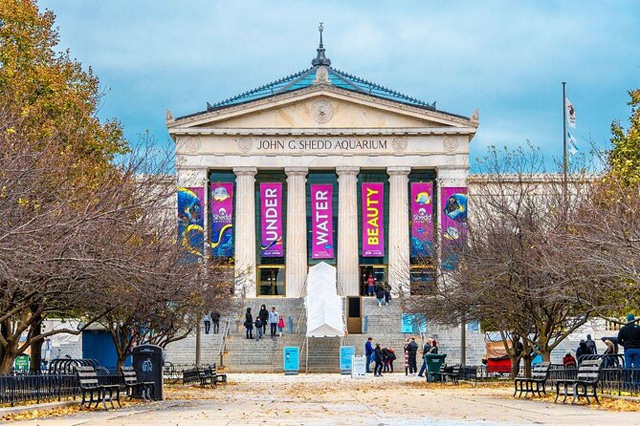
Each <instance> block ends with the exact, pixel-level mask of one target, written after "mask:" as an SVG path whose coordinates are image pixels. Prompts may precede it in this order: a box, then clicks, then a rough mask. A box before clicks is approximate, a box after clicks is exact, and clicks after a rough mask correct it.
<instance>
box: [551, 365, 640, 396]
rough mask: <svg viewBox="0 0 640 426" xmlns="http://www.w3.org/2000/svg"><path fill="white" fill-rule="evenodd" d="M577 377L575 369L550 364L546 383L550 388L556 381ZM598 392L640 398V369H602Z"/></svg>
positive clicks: (616, 367) (614, 367)
mask: <svg viewBox="0 0 640 426" xmlns="http://www.w3.org/2000/svg"><path fill="white" fill-rule="evenodd" d="M577 376H578V369H577V368H576V367H566V366H564V365H562V364H560V365H558V364H552V365H551V369H550V371H549V379H548V381H547V383H548V385H549V387H551V386H555V384H556V382H557V381H558V380H575V379H576V378H577ZM598 390H599V393H600V394H606V395H617V396H640V368H624V367H623V366H622V365H619V366H613V367H605V368H602V370H601V371H600V382H599V383H598Z"/></svg>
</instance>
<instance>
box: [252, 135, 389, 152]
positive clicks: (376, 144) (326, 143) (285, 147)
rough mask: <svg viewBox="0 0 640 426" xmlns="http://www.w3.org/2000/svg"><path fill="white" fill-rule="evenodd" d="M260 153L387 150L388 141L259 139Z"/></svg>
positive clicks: (257, 142)
mask: <svg viewBox="0 0 640 426" xmlns="http://www.w3.org/2000/svg"><path fill="white" fill-rule="evenodd" d="M254 143H255V147H256V149H257V150H258V151H296V150H305V151H357V150H386V149H387V147H388V146H389V143H388V142H387V139H339V138H329V139H259V140H257V141H256V142H254Z"/></svg>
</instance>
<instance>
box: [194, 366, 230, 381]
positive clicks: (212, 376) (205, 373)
mask: <svg viewBox="0 0 640 426" xmlns="http://www.w3.org/2000/svg"><path fill="white" fill-rule="evenodd" d="M198 376H199V378H200V386H205V385H211V386H216V385H217V384H218V383H223V384H226V383H227V375H226V374H218V373H216V365H215V364H213V365H210V366H209V367H198Z"/></svg>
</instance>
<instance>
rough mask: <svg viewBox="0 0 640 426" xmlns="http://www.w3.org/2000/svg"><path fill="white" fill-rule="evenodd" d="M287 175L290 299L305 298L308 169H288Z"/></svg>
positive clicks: (287, 268)
mask: <svg viewBox="0 0 640 426" xmlns="http://www.w3.org/2000/svg"><path fill="white" fill-rule="evenodd" d="M284 172H285V173H286V174H287V246H286V285H287V288H286V290H287V292H286V294H287V297H303V296H304V294H303V293H304V283H305V280H306V279H307V191H306V182H307V178H306V176H307V173H308V172H309V169H308V168H307V167H286V168H285V169H284Z"/></svg>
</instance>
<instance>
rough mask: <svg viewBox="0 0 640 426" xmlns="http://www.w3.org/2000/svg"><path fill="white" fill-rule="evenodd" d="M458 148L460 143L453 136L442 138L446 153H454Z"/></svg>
mask: <svg viewBox="0 0 640 426" xmlns="http://www.w3.org/2000/svg"><path fill="white" fill-rule="evenodd" d="M459 146H460V142H458V139H457V138H454V137H453V136H447V137H445V138H444V149H445V151H447V152H454V151H456V150H457V149H458V147H459Z"/></svg>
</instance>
